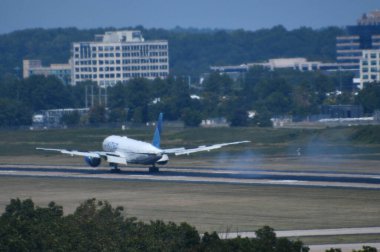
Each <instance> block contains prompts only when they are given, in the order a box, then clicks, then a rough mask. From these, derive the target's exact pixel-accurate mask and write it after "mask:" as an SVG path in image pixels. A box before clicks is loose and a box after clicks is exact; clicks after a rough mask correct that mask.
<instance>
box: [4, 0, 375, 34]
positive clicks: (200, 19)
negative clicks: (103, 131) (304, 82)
mask: <svg viewBox="0 0 380 252" xmlns="http://www.w3.org/2000/svg"><path fill="white" fill-rule="evenodd" d="M375 9H380V0H228V1H227V0H186V1H185V0H0V33H7V32H10V31H14V30H20V29H25V28H35V27H43V28H52V27H78V28H95V27H110V26H112V27H116V28H118V27H127V26H135V25H143V26H144V27H148V28H152V27H156V28H174V27H176V26H181V27H184V28H188V27H195V28H227V29H238V28H243V29H246V30H257V29H259V28H270V27H272V26H274V25H278V24H282V25H284V26H285V27H286V28H288V29H294V28H298V27H300V26H308V27H313V28H320V27H326V26H330V25H335V26H345V25H352V24H355V23H356V20H357V19H358V18H359V17H360V16H361V15H362V14H363V13H365V12H368V11H371V10H375Z"/></svg>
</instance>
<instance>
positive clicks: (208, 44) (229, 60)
mask: <svg viewBox="0 0 380 252" xmlns="http://www.w3.org/2000/svg"><path fill="white" fill-rule="evenodd" d="M123 29H137V30H141V31H142V33H143V36H144V37H145V39H147V40H153V39H159V40H163V39H164V40H168V42H169V55H170V70H171V73H172V74H174V75H176V76H182V75H186V76H188V75H190V76H199V75H200V74H201V73H204V72H207V71H208V70H209V67H210V66H211V65H226V64H242V63H247V62H257V61H264V60H268V59H270V58H280V57H306V58H308V59H310V60H322V61H330V62H334V61H335V58H336V55H335V43H336V36H338V35H342V34H343V33H344V32H345V31H344V29H341V28H337V27H327V28H323V29H312V28H307V27H302V28H299V29H295V30H287V29H285V28H284V27H283V26H275V27H273V28H271V29H260V30H257V31H247V30H211V29H181V28H176V29H171V30H166V29H154V28H153V29H146V28H144V27H142V26H137V27H126V28H123ZM112 30H116V29H115V28H112V27H111V28H98V29H86V30H80V29H77V28H55V29H41V28H38V29H25V30H20V31H15V32H11V33H7V34H2V35H0V51H1V57H0V76H3V75H4V74H7V73H9V74H18V75H19V76H21V72H22V60H23V59H41V60H42V62H43V63H44V64H51V63H67V62H68V60H69V58H70V49H71V48H70V47H71V44H72V43H73V42H79V41H93V40H94V36H95V34H104V33H105V32H106V31H112Z"/></svg>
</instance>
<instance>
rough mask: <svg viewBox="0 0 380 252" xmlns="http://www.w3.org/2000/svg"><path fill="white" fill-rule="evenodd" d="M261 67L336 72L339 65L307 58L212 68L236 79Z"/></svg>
mask: <svg viewBox="0 0 380 252" xmlns="http://www.w3.org/2000/svg"><path fill="white" fill-rule="evenodd" d="M255 66H261V67H264V68H268V69H270V70H275V69H281V68H290V69H294V70H299V71H302V72H304V71H317V70H321V71H336V70H338V65H337V64H336V63H322V62H319V61H307V59H305V58H278V59H270V60H269V61H267V62H262V63H247V64H242V65H235V66H211V67H210V69H211V70H212V71H216V72H220V73H225V74H227V75H229V76H230V77H231V78H233V79H236V78H237V77H239V76H240V75H241V74H242V73H245V72H248V70H249V68H252V67H255Z"/></svg>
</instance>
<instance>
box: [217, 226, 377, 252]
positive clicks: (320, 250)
mask: <svg viewBox="0 0 380 252" xmlns="http://www.w3.org/2000/svg"><path fill="white" fill-rule="evenodd" d="M275 232H276V236H277V237H307V236H308V237H310V236H332V235H363V234H379V235H380V227H364V228H336V229H309V230H284V231H275ZM218 235H219V237H220V238H222V239H233V238H236V237H238V236H240V237H248V238H255V237H256V234H255V232H230V233H219V234H218ZM308 246H309V248H310V252H324V251H326V250H327V249H330V248H340V249H341V250H342V252H348V251H350V252H351V251H352V250H354V249H355V250H359V249H361V248H363V246H371V247H374V248H377V249H378V250H380V243H349V244H318V245H308Z"/></svg>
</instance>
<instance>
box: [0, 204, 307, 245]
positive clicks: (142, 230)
mask: <svg viewBox="0 0 380 252" xmlns="http://www.w3.org/2000/svg"><path fill="white" fill-rule="evenodd" d="M122 212H123V208H122V207H116V208H113V207H112V206H111V205H110V204H109V203H108V202H107V201H97V200H95V199H89V200H87V201H85V202H84V203H82V204H81V205H80V206H79V207H78V208H77V209H76V210H75V212H74V213H73V214H70V215H67V216H64V215H63V209H62V207H61V206H58V205H56V204H55V203H54V202H51V203H50V204H49V205H48V207H46V208H43V207H38V206H35V204H34V203H33V201H32V200H30V199H27V200H23V201H22V200H20V199H12V200H11V202H10V204H9V205H8V206H7V207H6V210H5V212H4V213H3V214H2V215H1V217H0V251H260V252H272V251H273V252H276V251H288V252H292V251H294V252H296V251H297V252H299V251H308V248H307V247H304V246H303V243H302V242H301V241H290V240H288V239H286V238H276V235H275V233H274V230H273V229H272V228H270V227H268V226H265V227H263V228H261V229H259V230H258V231H256V235H257V238H254V239H248V238H241V237H238V238H235V239H230V240H222V239H220V237H219V236H218V235H217V233H216V232H213V233H211V234H209V233H205V234H204V235H203V236H202V238H201V237H200V235H199V233H198V231H197V230H196V229H195V228H194V227H192V226H190V225H189V224H187V223H181V224H179V225H178V224H175V223H173V222H169V223H165V222H163V221H159V220H157V221H151V222H150V223H143V222H141V221H137V219H136V218H124V217H123V215H122Z"/></svg>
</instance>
